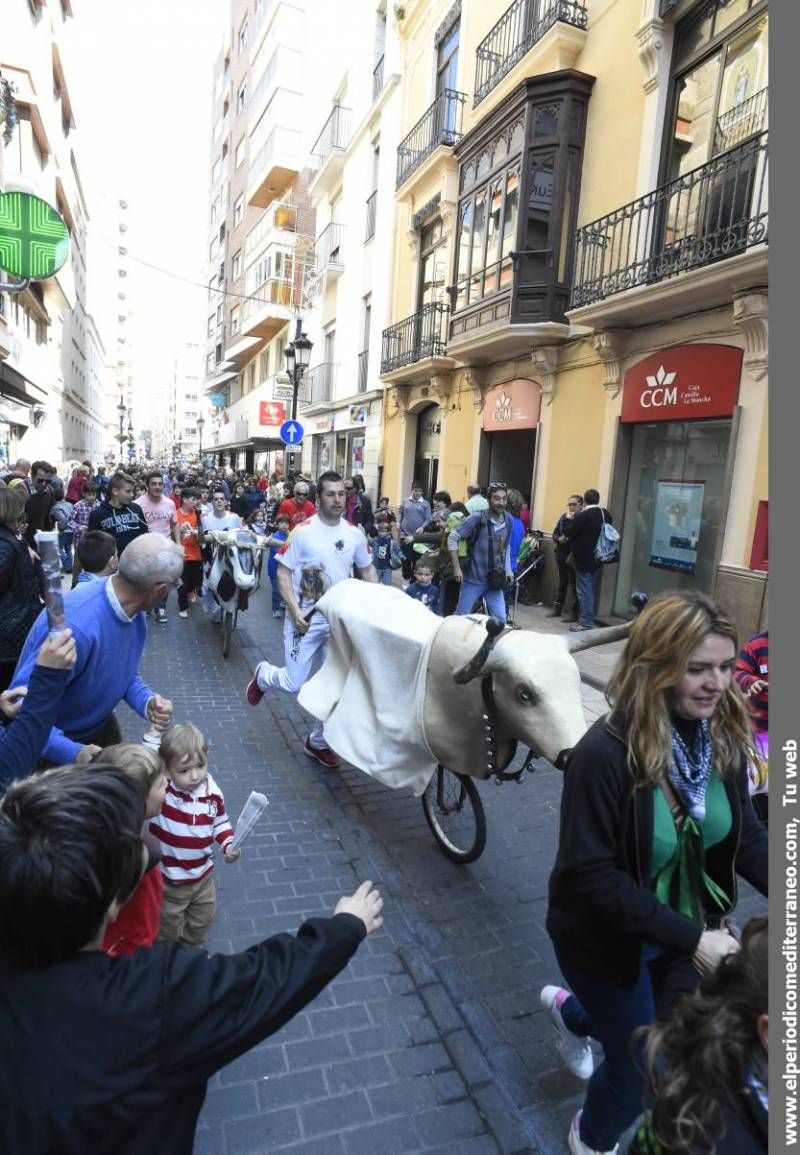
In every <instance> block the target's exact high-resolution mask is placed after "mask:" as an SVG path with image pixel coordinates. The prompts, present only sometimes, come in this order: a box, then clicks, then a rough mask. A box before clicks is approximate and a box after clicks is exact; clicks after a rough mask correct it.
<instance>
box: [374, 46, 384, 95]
mask: <svg viewBox="0 0 800 1155" xmlns="http://www.w3.org/2000/svg"><path fill="white" fill-rule="evenodd" d="M382 92H383V56H381V58H380V60H379V61H378V63H377V64H376V65H375V67H374V68H373V70H372V99H373V100H377V99H378V97H379V96H380V94H381V93H382Z"/></svg>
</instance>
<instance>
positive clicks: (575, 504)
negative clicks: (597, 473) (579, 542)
mask: <svg viewBox="0 0 800 1155" xmlns="http://www.w3.org/2000/svg"><path fill="white" fill-rule="evenodd" d="M582 509H583V497H582V496H581V495H580V494H579V493H573V494H572V496H571V497H569V498H568V499H567V508H566V512H564V513H562V514H561V517H560V518H559V519H558V521H557V522H556V526H555V529H554V530H553V546H554V551H553V552H554V556H555V562H556V566H557V568H558V590H557V592H556V600H555V602H554V603H553V608H552V610H551V611H550V613H549V614H548V615H547V616H548V617H549V618H560V617H561V614H562V612H563V610H564V606H565V605H566V604H567V597H568V596H569V594H570V593H571V594H572V603H573V608H572V617H570V618H569V619H568V620H569V621H571V622H577V620H578V590H577V587H576V582H575V566H574V565H573V564H572V561H571V560H570V559H571V556H572V546H571V545H570V540H569V538H568V537H567V535H566V531H565V527H566V526H567V525H569V524H570V523H571V522H572V521H574V519H575V517H576V516H577V514H579V513H580V512H581V510H582Z"/></svg>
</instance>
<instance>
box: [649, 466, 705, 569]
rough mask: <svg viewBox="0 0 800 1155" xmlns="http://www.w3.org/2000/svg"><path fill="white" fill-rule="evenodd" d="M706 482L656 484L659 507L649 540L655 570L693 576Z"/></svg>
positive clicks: (695, 566) (665, 480) (652, 564)
mask: <svg viewBox="0 0 800 1155" xmlns="http://www.w3.org/2000/svg"><path fill="white" fill-rule="evenodd" d="M705 488H706V486H705V482H704V481H672V480H670V479H669V478H665V479H663V480H659V481H658V482H656V508H655V514H654V517H653V535H652V538H651V541H650V565H651V566H653V567H654V568H655V569H669V570H675V571H676V572H677V573H694V571H695V569H696V568H697V546H698V543H699V541H700V527H701V522H702V517H703V494H704V493H705Z"/></svg>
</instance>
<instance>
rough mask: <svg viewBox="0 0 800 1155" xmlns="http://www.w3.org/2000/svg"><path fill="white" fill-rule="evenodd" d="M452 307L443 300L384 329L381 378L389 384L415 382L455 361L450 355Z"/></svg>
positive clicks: (426, 306)
mask: <svg viewBox="0 0 800 1155" xmlns="http://www.w3.org/2000/svg"><path fill="white" fill-rule="evenodd" d="M449 312H450V310H449V309H448V307H447V305H443V304H441V303H440V302H439V301H432V302H431V303H430V304H427V305H423V306H422V308H421V309H418V310H417V312H416V313H412V314H411V316H410V317H406V318H405V319H404V320H403V321H398V322H397V324H395V325H390V326H389V328H388V329H384V330H383V341H382V347H381V379H382V380H383V381H385V382H387V383H389V384H411V383H412V382H414V381H422V380H424V379H425V378H426V377H431V376H432V375H433V374H435V373H437V372H439V373H441V372H446V371H447V370H449V369H452V368H453V366H454V365H455V362H454V361H453V359H452V357H448V356H447V336H446V334H447V318H448V315H449Z"/></svg>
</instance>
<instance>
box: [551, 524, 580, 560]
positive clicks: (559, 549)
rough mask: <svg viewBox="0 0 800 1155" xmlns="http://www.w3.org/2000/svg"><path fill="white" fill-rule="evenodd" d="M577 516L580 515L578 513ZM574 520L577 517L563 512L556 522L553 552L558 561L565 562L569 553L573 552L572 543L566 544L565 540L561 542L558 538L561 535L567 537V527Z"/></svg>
mask: <svg viewBox="0 0 800 1155" xmlns="http://www.w3.org/2000/svg"><path fill="white" fill-rule="evenodd" d="M577 516H578V515H577V514H576V515H575V517H577ZM574 520H575V518H574V517H570V516H569V514H566V513H562V514H561V517H560V518H559V519H558V521H557V523H556V527H555V529H554V530H553V546H554V547H555V548H554V551H553V552H554V554H555V559H556V561H560V562H562V563H563V562H565V561H566V560H567V558H568V557H569V555H570V554H571V553H572V545H571V544H570V543H569V542H567V543H566V544H564V543H563V542H559V540H558V539H559V538H560V537H566V535H567V531H566V528H565V527H566V526H568V525H571V524H572V522H573V521H574Z"/></svg>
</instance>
